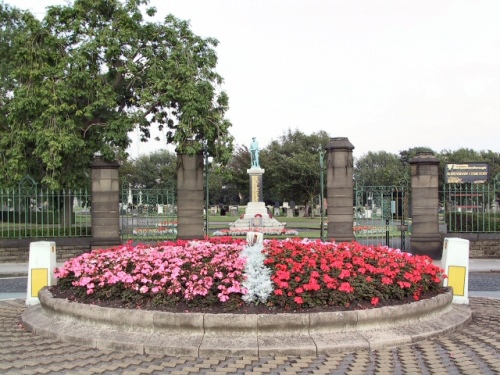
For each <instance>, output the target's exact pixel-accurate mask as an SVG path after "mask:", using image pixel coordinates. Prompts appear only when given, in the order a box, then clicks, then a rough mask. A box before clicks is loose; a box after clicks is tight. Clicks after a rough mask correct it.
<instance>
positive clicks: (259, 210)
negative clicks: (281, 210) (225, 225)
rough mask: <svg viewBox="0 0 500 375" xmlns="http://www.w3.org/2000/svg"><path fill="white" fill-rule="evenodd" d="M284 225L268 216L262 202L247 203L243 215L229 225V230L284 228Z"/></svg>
mask: <svg viewBox="0 0 500 375" xmlns="http://www.w3.org/2000/svg"><path fill="white" fill-rule="evenodd" d="M285 225H286V223H280V222H279V221H278V220H276V219H275V218H273V217H271V216H270V215H269V214H268V212H267V208H266V205H265V203H264V202H249V203H248V205H247V208H246V209H245V213H244V214H243V215H242V216H241V217H240V218H239V219H238V220H236V221H235V222H234V223H232V224H230V225H229V229H254V228H284V227H285Z"/></svg>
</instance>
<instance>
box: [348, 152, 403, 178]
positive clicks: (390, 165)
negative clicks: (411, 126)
mask: <svg viewBox="0 0 500 375" xmlns="http://www.w3.org/2000/svg"><path fill="white" fill-rule="evenodd" d="M405 176H408V174H407V173H406V168H405V167H404V165H403V163H402V161H401V160H400V159H399V158H398V157H397V156H396V155H395V154H391V153H389V152H386V151H378V152H372V151H370V152H368V153H367V154H365V155H363V156H362V157H361V158H359V159H358V160H357V161H356V162H355V165H354V177H355V179H356V180H361V181H363V184H364V186H390V185H396V184H398V183H399V182H400V181H401V179H403V178H404V177H405Z"/></svg>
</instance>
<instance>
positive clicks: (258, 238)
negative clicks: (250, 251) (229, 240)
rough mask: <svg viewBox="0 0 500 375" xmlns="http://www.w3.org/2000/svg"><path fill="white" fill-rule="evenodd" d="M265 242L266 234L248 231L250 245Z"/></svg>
mask: <svg viewBox="0 0 500 375" xmlns="http://www.w3.org/2000/svg"><path fill="white" fill-rule="evenodd" d="M263 242H264V234H262V233H260V232H248V233H247V244H248V246H253V245H259V244H262V243H263Z"/></svg>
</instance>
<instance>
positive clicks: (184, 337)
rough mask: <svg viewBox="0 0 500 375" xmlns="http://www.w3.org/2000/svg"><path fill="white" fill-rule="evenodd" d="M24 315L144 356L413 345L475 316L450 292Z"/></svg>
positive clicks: (57, 334)
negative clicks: (299, 303) (271, 307)
mask: <svg viewBox="0 0 500 375" xmlns="http://www.w3.org/2000/svg"><path fill="white" fill-rule="evenodd" d="M38 297H39V299H40V304H39V305H34V306H29V307H28V308H27V309H26V310H25V311H24V312H23V313H22V314H21V322H22V325H23V326H24V327H25V328H26V329H27V330H28V331H30V332H33V333H35V334H37V335H41V336H48V337H52V338H56V339H59V340H61V341H64V342H69V343H73V344H78V345H83V346H90V347H93V348H97V349H105V350H118V351H127V352H134V353H140V354H162V355H174V356H177V355H182V356H196V357H210V356H256V357H272V356H320V355H329V354H332V353H337V352H349V351H358V350H377V349H382V348H386V347H394V346H401V345H410V344H413V343H415V342H418V341H420V340H425V339H428V338H430V337H433V336H436V335H439V334H443V333H448V332H452V331H454V330H456V329H459V328H461V327H463V326H464V325H466V324H467V323H468V322H469V321H470V320H471V316H472V315H471V311H470V309H469V307H468V306H466V305H456V304H452V298H453V296H452V293H451V290H450V289H449V290H448V291H447V292H446V293H444V294H441V295H438V296H436V297H433V298H430V299H428V300H421V301H418V302H413V303H410V304H406V305H395V306H386V307H381V308H374V309H368V310H353V311H342V312H320V313H297V314H293V313H281V314H211V313H170V312H163V311H148V310H138V309H130V310H129V309H119V308H106V307H99V306H96V305H90V304H81V303H74V302H69V301H67V300H63V299H58V298H54V297H53V296H52V294H51V293H50V292H49V291H48V290H47V288H44V289H42V290H41V291H40V293H39V295H38Z"/></svg>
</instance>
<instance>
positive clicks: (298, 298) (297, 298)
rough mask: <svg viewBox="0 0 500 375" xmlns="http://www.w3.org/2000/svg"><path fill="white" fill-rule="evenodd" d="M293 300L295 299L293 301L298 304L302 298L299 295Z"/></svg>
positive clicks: (301, 301) (302, 301)
mask: <svg viewBox="0 0 500 375" xmlns="http://www.w3.org/2000/svg"><path fill="white" fill-rule="evenodd" d="M293 300H294V301H295V303H298V304H299V305H301V304H303V303H304V300H303V299H302V298H301V297H295V298H294V299H293Z"/></svg>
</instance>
